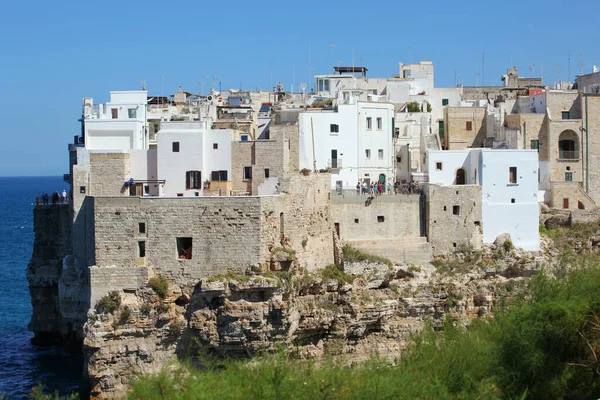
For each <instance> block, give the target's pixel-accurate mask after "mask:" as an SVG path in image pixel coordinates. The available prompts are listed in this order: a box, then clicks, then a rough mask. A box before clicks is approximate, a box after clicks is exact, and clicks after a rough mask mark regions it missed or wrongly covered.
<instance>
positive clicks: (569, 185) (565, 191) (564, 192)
mask: <svg viewBox="0 0 600 400" xmlns="http://www.w3.org/2000/svg"><path fill="white" fill-rule="evenodd" d="M550 188H551V197H550V206H551V207H554V208H563V209H568V210H577V209H585V210H591V209H595V208H596V205H595V203H594V202H593V200H592V199H591V198H590V197H589V196H588V195H586V193H585V191H583V189H582V184H581V183H580V182H558V181H556V182H551V183H550ZM565 206H566V207H565Z"/></svg>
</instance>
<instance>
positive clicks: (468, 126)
mask: <svg viewBox="0 0 600 400" xmlns="http://www.w3.org/2000/svg"><path fill="white" fill-rule="evenodd" d="M466 129H467V130H468V131H472V130H473V122H472V121H467V124H466Z"/></svg>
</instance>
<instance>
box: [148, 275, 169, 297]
mask: <svg viewBox="0 0 600 400" xmlns="http://www.w3.org/2000/svg"><path fill="white" fill-rule="evenodd" d="M148 286H149V287H150V288H151V289H152V290H154V293H156V294H157V296H158V297H159V298H161V299H162V300H164V299H165V298H166V297H167V294H168V293H169V281H167V279H166V278H163V277H162V276H161V277H156V276H155V277H152V278H150V279H149V280H148Z"/></svg>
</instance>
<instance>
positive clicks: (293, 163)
mask: <svg viewBox="0 0 600 400" xmlns="http://www.w3.org/2000/svg"><path fill="white" fill-rule="evenodd" d="M270 130H271V138H272V139H276V140H280V139H279V138H282V139H283V140H288V141H289V167H288V169H289V171H292V172H297V171H299V170H300V167H299V165H300V153H299V152H300V136H299V132H298V124H294V125H273V124H272V125H271V127H270Z"/></svg>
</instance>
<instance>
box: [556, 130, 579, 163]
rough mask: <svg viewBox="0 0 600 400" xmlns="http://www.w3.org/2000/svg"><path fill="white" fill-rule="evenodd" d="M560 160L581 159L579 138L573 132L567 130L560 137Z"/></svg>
mask: <svg viewBox="0 0 600 400" xmlns="http://www.w3.org/2000/svg"><path fill="white" fill-rule="evenodd" d="M558 158H559V159H561V160H578V159H579V136H577V133H575V132H574V131H572V130H566V131H564V132H562V133H561V134H560V136H559V137H558Z"/></svg>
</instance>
